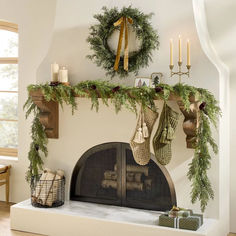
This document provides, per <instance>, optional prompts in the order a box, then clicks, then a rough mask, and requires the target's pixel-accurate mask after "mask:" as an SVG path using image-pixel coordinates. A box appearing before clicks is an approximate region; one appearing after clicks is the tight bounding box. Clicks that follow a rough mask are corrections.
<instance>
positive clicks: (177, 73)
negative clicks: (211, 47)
mask: <svg viewBox="0 0 236 236" xmlns="http://www.w3.org/2000/svg"><path fill="white" fill-rule="evenodd" d="M169 67H170V77H172V76H174V75H178V76H179V83H181V78H182V77H181V76H182V75H187V76H188V78H189V76H190V69H191V64H190V42H189V40H187V65H186V67H187V71H186V72H183V71H182V49H181V37H180V35H179V61H178V67H179V70H178V71H177V72H174V71H173V69H174V64H173V40H172V39H171V40H170V65H169Z"/></svg>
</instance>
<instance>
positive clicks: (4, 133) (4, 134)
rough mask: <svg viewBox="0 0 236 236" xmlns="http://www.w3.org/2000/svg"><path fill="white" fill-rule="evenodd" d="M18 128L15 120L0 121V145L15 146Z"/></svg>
mask: <svg viewBox="0 0 236 236" xmlns="http://www.w3.org/2000/svg"><path fill="white" fill-rule="evenodd" d="M17 146H18V129H17V122H10V121H9V122H7V121H0V147H3V148H17Z"/></svg>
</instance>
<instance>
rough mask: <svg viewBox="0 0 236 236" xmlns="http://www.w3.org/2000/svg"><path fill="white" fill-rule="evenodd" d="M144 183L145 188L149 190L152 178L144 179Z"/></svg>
mask: <svg viewBox="0 0 236 236" xmlns="http://www.w3.org/2000/svg"><path fill="white" fill-rule="evenodd" d="M144 185H145V188H146V190H151V189H152V179H145V180H144Z"/></svg>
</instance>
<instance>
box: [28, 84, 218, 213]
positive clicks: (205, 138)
mask: <svg viewBox="0 0 236 236" xmlns="http://www.w3.org/2000/svg"><path fill="white" fill-rule="evenodd" d="M36 90H41V91H42V93H43V95H44V98H45V99H46V101H56V102H58V103H59V104H60V105H61V106H63V103H66V104H69V105H71V107H72V113H73V112H74V110H75V109H76V108H77V105H76V101H75V96H79V97H87V98H90V99H91V108H92V109H93V108H95V109H96V111H98V109H99V104H100V103H99V102H100V100H99V98H101V101H102V103H103V104H105V105H106V106H108V99H110V101H111V103H112V104H113V105H114V107H115V111H116V112H119V111H120V110H121V109H122V108H123V107H125V108H126V109H129V110H130V111H132V112H135V113H137V105H138V104H141V105H142V106H144V107H146V106H149V107H151V108H152V109H154V110H155V109H156V107H155V104H154V100H157V99H162V100H168V98H169V95H170V94H171V93H174V94H176V95H178V96H180V97H181V99H182V101H183V104H184V107H185V109H186V110H187V111H188V110H189V106H190V101H189V97H191V96H194V97H195V98H196V100H197V101H199V102H200V103H201V105H200V106H199V109H200V125H199V128H198V130H197V140H198V142H197V144H196V146H195V152H194V158H193V160H192V162H191V164H190V165H189V171H188V178H189V180H190V181H191V182H192V191H191V198H192V202H193V203H195V202H196V201H197V200H199V201H200V204H201V210H202V211H204V210H205V208H206V206H207V203H208V201H209V199H213V198H214V192H213V189H212V186H211V183H210V181H209V179H208V176H207V171H208V169H209V168H210V167H211V155H210V151H209V146H210V147H212V149H213V152H214V153H215V154H217V153H218V147H217V144H216V143H215V141H214V139H213V137H212V133H211V124H213V125H214V126H215V127H216V126H217V121H218V117H219V115H220V112H221V111H220V108H219V106H218V102H217V100H216V99H215V98H214V96H213V95H212V94H211V93H210V92H209V91H208V90H206V89H202V88H196V87H193V86H188V85H185V84H177V85H175V86H170V85H167V84H159V85H158V87H156V88H149V87H141V88H135V87H126V86H123V85H114V84H110V83H108V82H106V81H84V82H80V83H78V84H77V85H75V86H65V85H62V84H59V85H57V86H51V85H49V84H48V83H47V84H41V85H30V86H28V92H31V91H36ZM24 108H25V109H26V118H27V117H28V116H29V115H30V114H31V113H33V114H34V117H35V118H34V120H33V124H32V128H31V137H32V143H31V145H30V151H29V153H28V159H29V161H30V166H29V170H28V172H27V179H28V180H30V177H31V176H34V175H38V173H39V171H40V170H41V169H42V166H43V159H42V157H41V156H42V154H43V155H44V156H47V153H48V151H47V142H48V139H47V136H46V133H45V128H44V127H43V125H42V124H41V123H40V121H39V112H40V111H39V109H38V108H37V106H36V105H35V104H34V103H33V100H32V99H31V97H30V95H29V98H28V100H27V101H26V103H25V105H24Z"/></svg>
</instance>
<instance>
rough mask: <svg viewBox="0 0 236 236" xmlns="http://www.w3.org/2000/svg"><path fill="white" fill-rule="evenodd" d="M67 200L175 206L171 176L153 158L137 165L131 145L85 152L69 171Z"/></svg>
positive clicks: (105, 146) (159, 207)
mask: <svg viewBox="0 0 236 236" xmlns="http://www.w3.org/2000/svg"><path fill="white" fill-rule="evenodd" d="M70 199H71V200H77V201H85V202H94V203H101V204H110V205H116V206H125V207H133V208H140V209H147V210H158V211H165V210H169V209H171V207H172V206H173V205H176V194H175V189H174V184H173V182H172V180H171V177H170V175H169V173H168V171H167V170H166V168H165V167H164V166H161V165H159V164H158V163H157V162H155V161H154V158H153V155H151V160H150V162H149V163H148V164H147V165H145V166H140V165H138V164H136V162H135V161H134V158H133V154H132V151H131V148H130V145H129V144H127V143H120V142H115V143H105V144H101V145H98V146H95V147H93V148H91V149H89V150H88V151H87V152H85V153H84V154H83V155H82V157H81V158H80V159H79V160H78V162H77V164H76V166H75V168H74V170H73V174H72V180H71V188H70Z"/></svg>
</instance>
